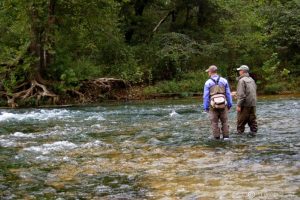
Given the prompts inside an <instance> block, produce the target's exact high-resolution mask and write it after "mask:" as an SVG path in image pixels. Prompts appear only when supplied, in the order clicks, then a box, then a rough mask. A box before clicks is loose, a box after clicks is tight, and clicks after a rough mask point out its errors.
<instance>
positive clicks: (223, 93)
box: [203, 65, 232, 140]
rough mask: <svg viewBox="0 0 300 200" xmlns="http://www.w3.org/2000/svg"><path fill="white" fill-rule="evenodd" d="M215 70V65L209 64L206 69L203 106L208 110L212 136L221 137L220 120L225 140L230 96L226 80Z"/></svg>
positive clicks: (227, 128)
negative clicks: (206, 76) (207, 77)
mask: <svg viewBox="0 0 300 200" xmlns="http://www.w3.org/2000/svg"><path fill="white" fill-rule="evenodd" d="M217 70H218V68H217V67H216V66H215V65H211V66H210V67H209V68H208V69H207V70H206V72H208V75H209V77H210V78H209V79H208V80H207V81H206V83H205V85H204V93H203V107H204V110H205V111H206V112H209V119H210V122H211V128H212V130H213V136H214V138H215V139H220V138H221V137H220V135H221V133H220V128H219V120H220V121H221V124H222V129H221V130H222V135H223V139H224V140H226V139H228V138H229V125H228V110H229V109H230V108H231V106H232V98H231V94H230V88H229V84H228V82H227V80H226V79H225V78H222V77H221V76H219V75H218V74H217Z"/></svg>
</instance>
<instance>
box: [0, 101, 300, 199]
mask: <svg viewBox="0 0 300 200" xmlns="http://www.w3.org/2000/svg"><path fill="white" fill-rule="evenodd" d="M200 105H201V102H200V101H197V99H186V100H163V101H159V100H155V101H147V102H139V103H113V104H112V103H111V104H102V105H97V106H89V107H69V108H39V109H17V110H11V109H1V110H0V199H58V200H62V199H104V200H105V199H164V200H168V199H185V200H194V199H195V200H196V199H272V200H274V199H293V200H294V199H300V153H299V152H300V151H299V150H300V137H299V134H300V98H288V99H287V98H283V99H281V98H277V97H276V98H272V99H263V98H261V99H260V100H259V102H258V106H257V116H258V124H259V133H258V135H257V137H256V138H247V137H246V136H237V135H235V134H234V132H235V125H236V121H235V116H236V115H235V111H234V110H232V111H231V112H230V114H229V118H230V128H231V132H232V134H231V139H230V141H226V142H224V141H219V142H218V141H214V140H212V138H211V133H210V124H209V121H208V117H207V114H206V113H205V112H203V111H202V110H201V107H200Z"/></svg>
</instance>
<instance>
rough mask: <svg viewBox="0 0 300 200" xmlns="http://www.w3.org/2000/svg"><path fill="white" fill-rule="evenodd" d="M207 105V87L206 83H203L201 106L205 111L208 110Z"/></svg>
mask: <svg viewBox="0 0 300 200" xmlns="http://www.w3.org/2000/svg"><path fill="white" fill-rule="evenodd" d="M209 105H210V104H209V87H208V83H205V85H204V92H203V108H204V110H205V111H209Z"/></svg>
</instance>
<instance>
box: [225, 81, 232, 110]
mask: <svg viewBox="0 0 300 200" xmlns="http://www.w3.org/2000/svg"><path fill="white" fill-rule="evenodd" d="M225 92H226V99H227V107H228V109H230V108H231V107H232V97H231V92H230V87H229V83H228V82H227V84H226V87H225Z"/></svg>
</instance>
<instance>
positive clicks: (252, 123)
mask: <svg viewBox="0 0 300 200" xmlns="http://www.w3.org/2000/svg"><path fill="white" fill-rule="evenodd" d="M237 71H238V72H239V75H240V76H239V78H238V79H239V80H238V86H237V93H236V95H237V108H236V110H237V132H238V134H243V133H244V131H245V125H246V124H248V125H249V127H250V131H251V132H250V133H249V134H248V136H251V137H254V136H256V133H257V122H256V88H257V87H256V84H255V81H254V80H253V79H252V78H251V77H250V76H249V67H248V66H247V65H242V66H240V67H239V68H237Z"/></svg>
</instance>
